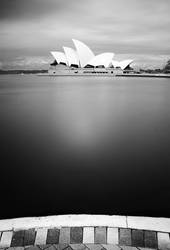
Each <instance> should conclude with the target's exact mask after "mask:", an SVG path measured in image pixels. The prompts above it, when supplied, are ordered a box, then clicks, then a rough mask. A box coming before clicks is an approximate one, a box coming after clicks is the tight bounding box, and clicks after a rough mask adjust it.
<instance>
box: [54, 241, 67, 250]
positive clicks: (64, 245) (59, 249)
mask: <svg viewBox="0 0 170 250" xmlns="http://www.w3.org/2000/svg"><path fill="white" fill-rule="evenodd" d="M54 246H55V247H56V249H57V250H64V249H65V248H67V247H68V246H69V244H67V243H60V244H54Z"/></svg>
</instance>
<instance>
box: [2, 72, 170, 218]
mask: <svg viewBox="0 0 170 250" xmlns="http://www.w3.org/2000/svg"><path fill="white" fill-rule="evenodd" d="M0 138H1V139H0V155H1V157H0V161H1V162H0V163H1V164H0V165H1V172H0V173H1V206H0V216H1V218H10V217H21V216H35V215H36V216H40V215H50V214H53V215H56V214H68V213H93V214H124V215H126V214H127V215H147V216H167V217H170V204H169V200H170V80H169V79H154V78H151V79H149V78H146V79H145V78H107V77H86V78H83V77H80V78H79V77H38V76H35V75H32V76H29V75H23V76H21V75H9V76H1V77H0Z"/></svg>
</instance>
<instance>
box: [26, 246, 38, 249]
mask: <svg viewBox="0 0 170 250" xmlns="http://www.w3.org/2000/svg"><path fill="white" fill-rule="evenodd" d="M25 249H26V250H40V248H39V247H38V246H28V247H25Z"/></svg>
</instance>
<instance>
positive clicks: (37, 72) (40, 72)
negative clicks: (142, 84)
mask: <svg viewBox="0 0 170 250" xmlns="http://www.w3.org/2000/svg"><path fill="white" fill-rule="evenodd" d="M25 74H28V75H29V74H35V75H39V76H49V77H50V76H52V77H57V75H51V74H49V73H48V70H0V75H25ZM58 76H59V75H58ZM61 76H70V75H69V74H68V75H61ZM72 76H80V77H81V76H85V75H83V74H82V75H81V74H79V75H72ZM86 76H88V75H86ZM92 76H93V75H92ZM106 76H107V75H106ZM115 76H116V77H152V78H154V77H157V78H170V74H168V73H167V74H165V73H145V72H141V73H133V74H132V73H126V74H125V73H124V74H117V75H115ZM112 77H113V76H112Z"/></svg>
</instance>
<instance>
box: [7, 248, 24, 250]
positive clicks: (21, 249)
mask: <svg viewBox="0 0 170 250" xmlns="http://www.w3.org/2000/svg"><path fill="white" fill-rule="evenodd" d="M8 249H9V250H24V247H9V248H8Z"/></svg>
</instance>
